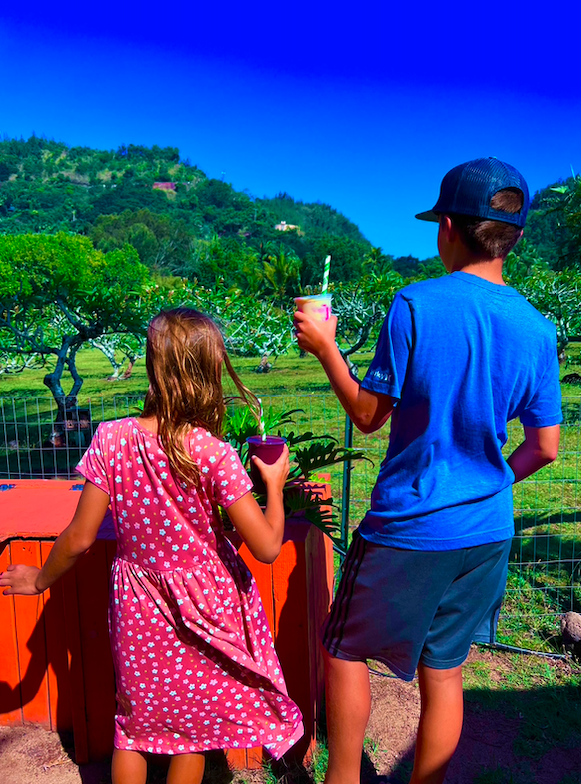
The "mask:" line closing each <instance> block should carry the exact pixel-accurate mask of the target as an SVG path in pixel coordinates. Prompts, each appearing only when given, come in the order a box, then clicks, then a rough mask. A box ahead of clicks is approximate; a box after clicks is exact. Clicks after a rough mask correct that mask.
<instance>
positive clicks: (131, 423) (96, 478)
mask: <svg viewBox="0 0 581 784" xmlns="http://www.w3.org/2000/svg"><path fill="white" fill-rule="evenodd" d="M187 447H188V451H190V453H191V455H192V457H193V458H194V460H195V462H196V463H197V464H198V465H199V467H200V481H199V486H198V487H197V488H194V487H192V486H190V487H189V488H188V487H186V485H185V483H179V482H178V481H176V479H174V477H173V476H172V473H171V472H170V469H169V465H168V463H169V461H168V457H167V454H166V453H165V452H164V450H163V449H162V447H161V445H160V443H159V440H158V438H157V436H156V435H155V434H154V433H152V432H151V431H150V430H147V429H146V428H145V427H144V425H143V424H141V423H140V422H139V420H137V419H135V418H130V419H122V420H119V421H117V422H106V423H103V424H101V425H99V428H98V429H97V433H96V435H95V439H94V441H93V443H92V444H91V447H90V448H89V450H88V451H87V452H86V454H85V455H84V457H83V459H82V460H81V463H80V470H81V472H82V473H83V475H84V476H86V477H87V479H90V481H92V482H93V483H94V484H96V485H97V486H99V487H102V488H103V489H104V490H105V491H106V492H108V493H109V495H110V497H111V509H112V512H113V518H114V520H115V527H116V533H117V554H118V556H119V557H121V558H123V559H124V560H126V561H129V562H130V563H134V564H139V565H140V566H143V567H147V568H148V569H154V570H167V569H176V568H187V567H188V566H193V565H195V564H197V563H200V559H202V561H203V560H204V559H206V558H207V552H206V551H205V548H206V547H209V548H211V549H212V550H215V549H216V534H217V533H218V535H220V533H221V529H222V526H221V522H220V516H219V514H218V512H217V505H218V504H219V505H220V506H222V507H224V508H227V507H228V506H230V505H231V504H232V503H233V502H234V501H236V500H238V498H240V497H241V496H242V495H244V494H245V493H247V492H248V491H249V490H250V489H251V483H250V481H249V479H248V475H247V473H246V471H245V470H244V468H243V467H242V465H241V463H240V460H239V458H238V455H237V453H236V452H235V450H234V449H233V448H232V447H231V446H230V444H227V443H224V442H223V441H221V440H220V439H218V438H216V437H215V436H213V435H211V434H210V433H209V432H208V431H206V430H203V429H202V428H193V429H192V430H191V431H190V433H189V435H188V437H187Z"/></svg>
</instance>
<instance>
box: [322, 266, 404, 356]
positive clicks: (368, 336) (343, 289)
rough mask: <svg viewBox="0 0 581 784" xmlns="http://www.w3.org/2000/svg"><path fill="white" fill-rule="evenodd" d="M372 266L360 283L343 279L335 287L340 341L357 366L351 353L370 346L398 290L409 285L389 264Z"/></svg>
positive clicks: (341, 348) (335, 305)
mask: <svg viewBox="0 0 581 784" xmlns="http://www.w3.org/2000/svg"><path fill="white" fill-rule="evenodd" d="M367 269H368V270H370V271H369V272H368V274H367V275H365V276H364V277H362V278H361V280H360V281H359V282H358V283H340V284H338V285H336V286H335V287H334V289H333V313H334V314H335V315H336V316H337V319H338V321H337V343H338V346H339V350H340V351H341V354H342V355H343V358H344V359H345V361H346V362H347V364H348V365H349V367H353V363H352V361H351V356H352V355H353V354H355V353H356V352H357V351H363V350H365V349H370V348H371V345H372V343H373V342H374V341H375V340H376V339H377V336H378V333H379V328H380V326H381V324H382V322H383V319H384V318H385V316H386V314H387V311H388V310H389V307H390V305H391V303H392V301H393V298H394V296H395V295H396V293H397V292H398V291H399V290H400V289H402V288H403V287H404V285H405V281H404V279H403V278H402V276H401V275H400V274H399V273H398V272H395V271H394V270H392V269H390V268H389V267H387V268H384V269H383V270H381V269H380V272H379V273H376V272H374V271H371V270H372V269H373V268H372V267H371V266H367Z"/></svg>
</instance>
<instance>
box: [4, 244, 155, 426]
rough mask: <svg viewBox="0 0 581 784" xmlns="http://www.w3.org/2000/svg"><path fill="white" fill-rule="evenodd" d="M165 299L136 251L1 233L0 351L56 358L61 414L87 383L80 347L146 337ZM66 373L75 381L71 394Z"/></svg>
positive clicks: (50, 379) (54, 382) (54, 379)
mask: <svg viewBox="0 0 581 784" xmlns="http://www.w3.org/2000/svg"><path fill="white" fill-rule="evenodd" d="M161 301H162V299H161V297H160V291H159V286H157V288H156V286H155V284H154V283H153V281H152V280H151V278H150V276H149V272H148V270H147V269H146V267H145V266H143V265H142V264H141V263H140V261H139V258H138V256H137V253H136V251H135V250H134V249H133V248H131V247H130V246H125V247H124V248H122V249H120V250H115V251H112V252H110V253H106V254H105V253H102V252H101V251H98V250H95V248H94V247H93V245H92V244H91V241H90V240H89V239H87V238H85V237H80V236H74V235H68V234H64V233H59V234H55V235H42V234H35V235H30V234H28V235H26V234H25V235H16V236H11V235H5V236H0V352H3V353H5V354H7V355H9V356H12V357H15V358H16V357H22V358H23V359H22V361H25V358H29V357H36V358H37V359H40V360H42V361H46V360H48V359H49V358H52V359H53V360H54V367H53V369H52V370H51V371H50V372H49V373H47V374H46V376H45V377H44V383H45V385H46V386H47V387H48V388H49V389H50V391H51V393H52V394H53V396H54V398H55V400H56V401H57V404H58V406H59V413H60V414H61V415H64V412H65V411H66V409H67V408H72V407H74V406H75V405H76V397H77V395H78V393H79V391H80V389H81V386H82V384H83V380H82V378H81V377H80V375H79V373H78V371H77V366H76V355H77V352H78V350H79V348H80V347H81V346H82V345H83V344H84V343H86V342H88V341H90V340H97V339H99V338H101V337H103V336H106V335H110V334H113V333H124V334H134V335H141V334H143V333H144V331H145V328H146V325H147V322H148V319H149V317H150V315H151V314H152V313H153V312H155V310H156V309H159V307H160V304H161ZM65 369H66V370H68V371H69V373H70V375H71V376H72V379H73V383H72V386H71V388H70V389H69V391H68V392H65V390H64V388H63V386H62V378H63V372H64V371H65Z"/></svg>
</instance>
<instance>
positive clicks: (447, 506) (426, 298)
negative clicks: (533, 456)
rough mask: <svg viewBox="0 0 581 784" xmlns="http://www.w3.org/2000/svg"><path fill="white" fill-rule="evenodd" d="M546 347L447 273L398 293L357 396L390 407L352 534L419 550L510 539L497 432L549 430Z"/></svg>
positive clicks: (487, 292) (496, 291) (543, 327)
mask: <svg viewBox="0 0 581 784" xmlns="http://www.w3.org/2000/svg"><path fill="white" fill-rule="evenodd" d="M555 345H556V342H555V328H554V326H553V325H552V324H551V323H550V322H549V321H548V320H547V319H545V318H544V317H543V316H541V314H540V313H538V311H536V310H535V309H534V308H533V307H532V306H531V305H530V304H529V303H528V302H527V301H526V300H525V299H524V297H522V296H521V295H520V294H518V292H516V291H515V290H514V289H512V288H510V287H508V286H503V285H498V284H496V283H491V282H490V281H488V280H484V279H482V278H479V277H477V276H475V275H471V274H468V273H465V272H453V273H452V274H451V275H447V276H445V277H442V278H437V279H435V280H429V281H424V282H422V283H416V284H413V285H411V286H408V287H407V288H405V289H403V290H402V291H401V292H400V293H399V294H398V295H397V296H396V298H395V301H394V303H393V305H392V308H391V310H390V313H389V316H388V318H387V319H386V321H385V323H384V325H383V328H382V332H381V336H380V339H379V343H378V346H377V351H376V355H375V358H374V360H373V362H372V364H371V366H370V368H369V371H368V373H367V375H366V377H365V380H364V381H363V384H362V386H363V387H364V388H365V389H369V390H371V391H373V392H378V393H381V394H384V395H390V396H391V397H393V398H396V399H397V400H398V401H399V402H398V405H397V406H396V407H395V409H394V413H393V415H392V424H391V437H390V445H389V449H388V452H387V455H386V459H385V460H384V462H383V464H382V466H381V470H380V472H379V476H378V481H377V484H376V487H375V489H374V492H373V494H372V498H371V508H370V510H369V512H368V513H367V515H366V517H365V519H364V521H363V523H362V526H361V529H360V532H361V534H362V535H363V536H364V537H365V538H366V539H368V540H369V541H373V542H376V543H378V544H386V545H390V546H393V547H404V548H414V549H422V550H449V549H453V548H456V547H466V546H473V545H478V544H485V543H486V542H494V541H499V540H500V539H504V538H507V537H509V536H511V535H512V533H513V516H512V484H513V482H514V475H513V472H512V471H511V469H510V468H509V466H508V464H507V463H506V460H505V458H504V457H503V455H502V447H503V446H504V444H505V443H506V440H507V427H506V426H507V422H508V421H509V420H511V419H514V418H516V417H520V419H521V422H522V424H523V425H526V426H531V427H541V426H543V427H544V426H547V425H554V424H557V423H558V422H560V418H561V417H560V405H559V388H558V369H557V367H556V366H557V355H556V350H555ZM546 378H549V379H551V383H550V384H547V383H546Z"/></svg>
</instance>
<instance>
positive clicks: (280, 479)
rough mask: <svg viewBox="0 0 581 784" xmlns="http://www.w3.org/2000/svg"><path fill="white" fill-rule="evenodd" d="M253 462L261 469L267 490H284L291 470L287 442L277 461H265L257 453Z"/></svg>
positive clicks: (253, 457)
mask: <svg viewBox="0 0 581 784" xmlns="http://www.w3.org/2000/svg"><path fill="white" fill-rule="evenodd" d="M252 462H253V463H254V464H255V465H256V467H257V468H258V470H259V471H260V476H261V477H262V481H263V482H264V484H265V485H266V489H267V491H271V492H282V489H283V487H284V486H285V483H286V480H287V477H288V473H289V471H290V462H289V453H288V446H287V445H286V444H285V447H284V450H283V452H282V454H281V456H280V457H279V458H278V460H277V461H276V463H272V464H268V463H265V462H264V461H263V460H261V459H260V458H259V457H256V455H253V456H252Z"/></svg>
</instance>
